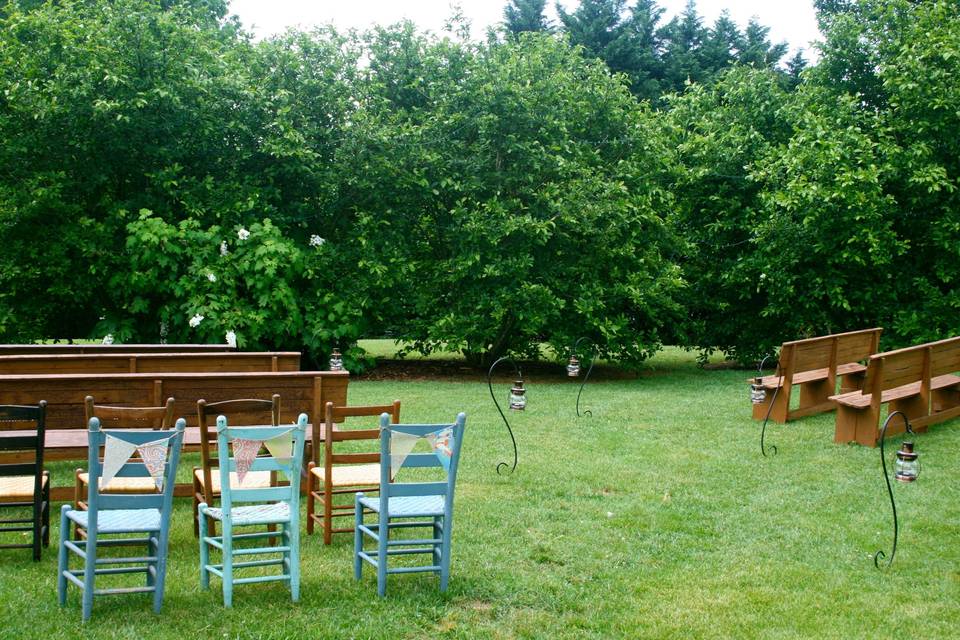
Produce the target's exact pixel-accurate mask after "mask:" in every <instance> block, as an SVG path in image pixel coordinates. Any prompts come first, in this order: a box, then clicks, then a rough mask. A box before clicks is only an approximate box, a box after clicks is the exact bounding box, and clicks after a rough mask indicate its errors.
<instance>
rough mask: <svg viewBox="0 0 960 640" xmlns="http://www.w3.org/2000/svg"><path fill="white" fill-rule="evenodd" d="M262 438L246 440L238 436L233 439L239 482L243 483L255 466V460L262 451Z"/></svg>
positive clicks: (234, 459) (234, 458)
mask: <svg viewBox="0 0 960 640" xmlns="http://www.w3.org/2000/svg"><path fill="white" fill-rule="evenodd" d="M261 445H263V441H262V440H244V439H243V438H236V439H235V440H234V441H233V461H234V463H236V465H237V483H238V484H243V479H244V478H246V477H247V472H248V471H250V467H252V466H253V461H254V460H256V459H257V454H258V453H260V447H261Z"/></svg>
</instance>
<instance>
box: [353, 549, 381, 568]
mask: <svg viewBox="0 0 960 640" xmlns="http://www.w3.org/2000/svg"><path fill="white" fill-rule="evenodd" d="M357 555H358V556H360V559H361V560H366V561H367V562H369V563H370V564H372V565H373V566H375V567H376V566H377V559H376V558H375V557H374V556H371V555H370V554H369V553H367V552H366V551H361V552H360V553H358V554H357Z"/></svg>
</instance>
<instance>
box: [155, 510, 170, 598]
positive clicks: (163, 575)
mask: <svg viewBox="0 0 960 640" xmlns="http://www.w3.org/2000/svg"><path fill="white" fill-rule="evenodd" d="M169 527H170V525H169V522H168V523H167V527H166V530H164V529H161V530H160V539H159V540H158V541H157V549H156V554H157V578H156V582H155V584H154V589H153V612H154V613H160V609H161V607H163V591H164V585H165V584H166V580H167V551H168V549H169V547H170V530H169Z"/></svg>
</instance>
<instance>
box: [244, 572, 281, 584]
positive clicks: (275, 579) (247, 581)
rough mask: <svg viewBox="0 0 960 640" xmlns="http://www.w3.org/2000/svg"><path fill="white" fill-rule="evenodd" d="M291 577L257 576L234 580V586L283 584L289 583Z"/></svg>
mask: <svg viewBox="0 0 960 640" xmlns="http://www.w3.org/2000/svg"><path fill="white" fill-rule="evenodd" d="M289 580H290V576H289V575H286V574H283V575H278V576H256V577H254V578H234V579H233V584H253V583H255V582H281V581H289Z"/></svg>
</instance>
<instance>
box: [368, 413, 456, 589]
mask: <svg viewBox="0 0 960 640" xmlns="http://www.w3.org/2000/svg"><path fill="white" fill-rule="evenodd" d="M466 419H467V418H466V415H465V414H463V413H461V414H459V415H457V419H456V422H454V423H453V424H449V423H448V424H417V425H414V424H394V425H391V424H390V415H389V414H386V413H384V414H383V415H382V416H380V497H378V498H372V497H366V496H364V494H363V493H358V494H357V495H356V528H355V533H354V559H353V570H354V575H355V577H356V578H357V580H359V579H360V577H361V574H362V570H363V563H364V562H367V563H369V564H371V565H373V566H374V567H376V569H377V593H378V594H379V595H380V596H383V595H385V594H386V589H387V574H389V573H414V572H422V571H427V572H433V573H438V574H440V591H446V589H447V581H448V580H449V578H450V535H451V533H452V529H453V488H454V484H455V483H456V480H457V464H458V462H459V459H460V449H461V447H462V445H463V432H464V429H465V427H466ZM420 439H426V440H427V441H428V442H429V444H430V446H431V447H432V449H433V451H432V452H431V453H412V449H413V447H414V446H415V445H416V442H417V441H418V440H420ZM403 467H441V468H442V469H443V471H445V472H446V479H445V480H442V481H439V482H396V481H395V479H396V475H397V472H398V471H399V470H400V469H401V468H403ZM364 511H367V512H370V511H372V512H374V513H376V514H377V516H378V518H379V519H378V522H377V523H376V524H372V523H371V524H369V525H367V524H364ZM424 527H425V528H427V529H429V531H430V533H429V534H428V537H422V538H409V537H405V538H394V539H393V540H391V539H390V531H391V530H394V529H397V530H400V529H409V528H424ZM364 537H369V538H371V539H372V540H373V541H374V542H376V545H377V548H376V550H375V551H374V550H370V551H365V550H364V548H363V541H364ZM416 554H429V555H430V558H431V562H430V564H428V565H417V566H394V567H389V566H388V559H389V558H390V557H391V556H407V555H416Z"/></svg>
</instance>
